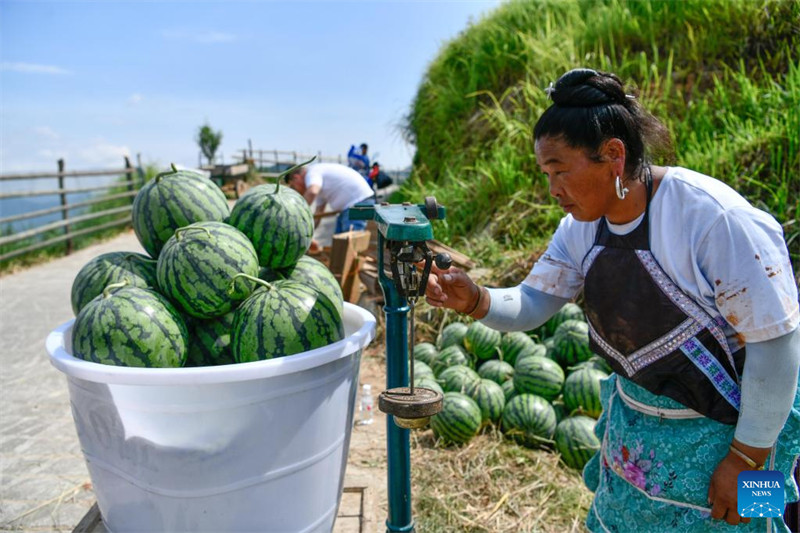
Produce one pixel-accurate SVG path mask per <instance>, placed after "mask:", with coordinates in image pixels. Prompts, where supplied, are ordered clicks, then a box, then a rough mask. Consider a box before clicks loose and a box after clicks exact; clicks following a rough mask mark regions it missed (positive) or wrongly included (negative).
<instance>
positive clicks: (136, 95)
mask: <svg viewBox="0 0 800 533" xmlns="http://www.w3.org/2000/svg"><path fill="white" fill-rule="evenodd" d="M142 100H144V96H142V95H141V94H139V93H133V94H132V95H131V97H130V98H128V103H129V104H132V105H136V104H138V103H139V102H141V101H142Z"/></svg>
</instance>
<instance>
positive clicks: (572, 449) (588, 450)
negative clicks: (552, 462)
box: [554, 416, 600, 470]
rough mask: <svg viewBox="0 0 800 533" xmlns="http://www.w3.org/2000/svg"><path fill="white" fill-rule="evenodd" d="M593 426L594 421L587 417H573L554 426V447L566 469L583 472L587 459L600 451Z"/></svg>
mask: <svg viewBox="0 0 800 533" xmlns="http://www.w3.org/2000/svg"><path fill="white" fill-rule="evenodd" d="M594 425H595V421H594V420H593V419H591V418H589V417H588V416H573V417H570V418H566V419H564V420H562V421H561V422H559V423H558V426H556V432H555V437H554V440H555V447H556V450H558V453H560V454H561V460H562V461H564V463H565V464H566V465H567V466H568V467H570V468H575V469H577V470H583V467H584V466H586V463H588V462H589V459H591V458H592V456H594V454H596V453H597V452H598V451H599V450H600V440H599V439H598V438H597V435H595V434H594Z"/></svg>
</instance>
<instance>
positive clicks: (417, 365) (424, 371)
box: [414, 359, 436, 379]
mask: <svg viewBox="0 0 800 533" xmlns="http://www.w3.org/2000/svg"><path fill="white" fill-rule="evenodd" d="M422 376H428V377H430V378H431V379H436V378H435V377H434V375H433V369H431V367H429V366H428V364H427V363H425V362H424V361H420V360H419V359H414V378H415V379H416V378H417V377H422Z"/></svg>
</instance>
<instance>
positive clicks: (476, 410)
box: [431, 392, 481, 444]
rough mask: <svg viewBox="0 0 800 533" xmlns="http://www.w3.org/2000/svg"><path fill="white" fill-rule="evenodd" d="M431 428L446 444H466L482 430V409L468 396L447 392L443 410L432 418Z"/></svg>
mask: <svg viewBox="0 0 800 533" xmlns="http://www.w3.org/2000/svg"><path fill="white" fill-rule="evenodd" d="M431 428H433V434H434V435H436V437H437V438H440V439H442V440H443V441H444V442H445V443H448V444H449V443H452V444H465V443H467V442H469V441H470V439H472V437H474V436H475V435H477V434H478V430H480V428H481V409H480V407H478V404H477V403H475V400H473V399H472V398H470V397H469V396H467V395H466V394H461V393H460V392H445V393H444V399H443V401H442V410H441V411H440V412H439V413H437V414H435V415H433V416H432V417H431Z"/></svg>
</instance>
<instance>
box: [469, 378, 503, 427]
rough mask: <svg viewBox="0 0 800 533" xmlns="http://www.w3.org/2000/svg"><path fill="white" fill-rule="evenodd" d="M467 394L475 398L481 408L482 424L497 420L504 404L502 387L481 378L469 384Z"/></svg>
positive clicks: (501, 413) (501, 414)
mask: <svg viewBox="0 0 800 533" xmlns="http://www.w3.org/2000/svg"><path fill="white" fill-rule="evenodd" d="M466 392H467V395H469V397H470V398H472V399H473V400H475V403H477V404H478V407H480V409H481V420H482V421H483V423H484V424H487V423H489V422H499V421H500V417H501V416H503V407H505V405H506V395H505V393H504V392H503V387H501V386H500V385H498V384H497V383H495V382H494V381H492V380H490V379H481V380H479V381H474V382H472V383H470V384H469V386H468V388H467V389H466Z"/></svg>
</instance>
